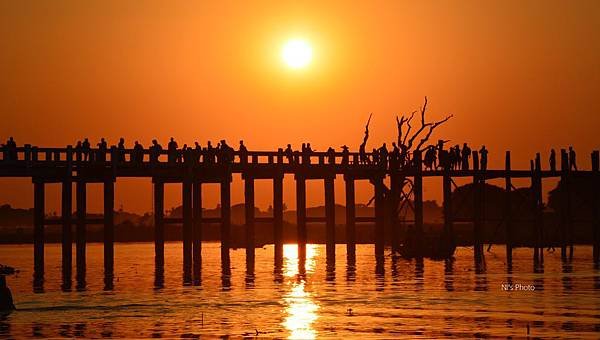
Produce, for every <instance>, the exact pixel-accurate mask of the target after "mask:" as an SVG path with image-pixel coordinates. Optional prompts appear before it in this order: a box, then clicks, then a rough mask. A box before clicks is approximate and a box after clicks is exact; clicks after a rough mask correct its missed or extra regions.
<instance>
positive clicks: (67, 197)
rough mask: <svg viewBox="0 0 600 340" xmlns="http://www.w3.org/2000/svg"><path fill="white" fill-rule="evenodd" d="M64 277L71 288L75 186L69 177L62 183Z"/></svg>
mask: <svg viewBox="0 0 600 340" xmlns="http://www.w3.org/2000/svg"><path fill="white" fill-rule="evenodd" d="M61 194H62V199H61V210H62V212H61V216H62V275H63V285H64V286H65V288H68V287H70V286H71V276H72V266H73V241H72V239H71V238H72V237H71V232H72V231H71V229H72V220H73V185H72V182H71V178H70V177H69V178H68V179H66V180H65V181H63V183H62V193H61Z"/></svg>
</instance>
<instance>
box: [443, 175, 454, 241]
mask: <svg viewBox="0 0 600 340" xmlns="http://www.w3.org/2000/svg"><path fill="white" fill-rule="evenodd" d="M442 181H443V182H442V187H443V191H444V192H443V197H444V203H443V205H444V207H443V210H444V232H443V237H442V244H441V245H440V246H441V247H443V248H444V249H454V246H455V244H454V213H453V209H452V177H450V171H449V170H448V169H446V170H445V172H444V177H443V179H442Z"/></svg>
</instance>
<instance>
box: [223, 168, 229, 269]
mask: <svg viewBox="0 0 600 340" xmlns="http://www.w3.org/2000/svg"><path fill="white" fill-rule="evenodd" d="M230 181H231V178H228V179H226V180H224V181H222V182H221V265H222V266H223V268H227V269H229V265H230V263H231V262H230V259H229V248H230V237H231V182H230Z"/></svg>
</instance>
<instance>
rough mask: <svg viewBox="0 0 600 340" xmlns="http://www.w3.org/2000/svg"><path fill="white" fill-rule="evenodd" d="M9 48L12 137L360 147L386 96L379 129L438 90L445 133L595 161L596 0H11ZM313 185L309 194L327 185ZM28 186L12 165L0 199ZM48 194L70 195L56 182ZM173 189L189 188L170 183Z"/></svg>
mask: <svg viewBox="0 0 600 340" xmlns="http://www.w3.org/2000/svg"><path fill="white" fill-rule="evenodd" d="M250 3H251V4H250ZM350 4H352V5H350ZM297 37H300V38H304V39H306V40H308V41H310V42H311V44H312V45H313V50H314V51H313V54H314V56H313V62H312V64H311V65H310V66H309V67H308V68H307V69H305V70H290V69H288V68H286V67H285V65H284V64H283V63H282V62H281V60H280V49H281V46H282V45H283V43H284V42H285V41H286V40H287V39H290V38H297ZM0 51H1V53H0V75H1V76H0V117H1V123H0V138H2V140H5V139H6V138H7V137H8V136H9V135H12V136H14V137H15V138H16V139H17V141H18V142H19V143H24V142H28V143H32V144H38V145H45V146H63V145H66V144H68V143H74V141H76V140H77V139H80V138H83V137H85V136H87V137H90V138H91V139H92V140H96V139H98V138H99V137H100V136H104V137H107V138H108V140H109V141H110V142H113V143H114V142H116V140H117V138H118V137H120V136H124V137H125V138H126V139H127V141H128V142H129V143H132V142H133V140H134V139H139V140H140V141H141V142H143V143H144V144H145V145H148V144H149V141H150V139H151V138H153V137H158V138H159V140H161V141H162V142H163V143H166V140H167V138H168V137H169V136H175V137H176V138H177V139H178V140H179V142H180V144H182V143H192V142H193V141H194V140H196V139H197V140H199V141H200V142H201V144H203V145H204V144H206V140H208V139H211V140H217V139H221V138H226V139H228V140H230V142H233V143H234V144H236V142H237V140H239V139H244V140H245V141H246V143H247V145H248V147H249V148H250V149H273V148H276V147H279V146H283V145H285V144H287V143H292V144H294V145H298V144H299V143H301V142H303V141H310V142H311V144H312V145H313V146H314V147H316V149H317V150H324V149H326V148H327V147H328V146H329V145H332V146H335V147H339V146H340V145H342V144H348V145H351V146H352V147H353V148H356V147H357V146H358V144H359V143H360V141H361V139H362V130H363V125H364V122H365V120H366V118H367V117H368V112H374V118H373V122H372V125H371V128H372V130H371V131H372V137H371V139H370V142H372V143H371V144H370V145H371V146H375V144H379V143H381V142H382V141H388V142H389V141H391V140H393V139H394V138H395V134H396V126H395V122H394V116H395V115H396V114H398V113H403V112H404V113H406V112H410V111H412V110H415V109H417V108H418V107H419V106H420V105H421V103H422V100H423V96H425V95H427V96H428V97H429V99H430V109H431V111H430V113H431V117H432V118H439V117H442V116H445V115H446V114H448V113H453V114H454V115H455V118H454V119H453V120H451V121H450V122H449V123H448V124H447V125H445V126H444V127H443V130H442V131H443V137H444V138H447V139H452V141H456V142H463V141H466V142H469V143H471V144H473V145H474V146H477V147H479V146H480V145H481V144H483V143H485V144H486V146H487V147H488V149H490V163H491V164H490V166H491V167H495V166H501V165H502V159H503V157H504V156H503V155H504V151H505V150H507V149H511V150H513V154H514V158H515V159H514V161H513V164H514V166H515V167H520V168H526V167H528V160H529V159H530V158H531V157H532V156H533V154H534V153H535V152H536V151H543V152H544V153H546V152H547V150H548V148H549V147H550V146H557V147H560V146H566V145H568V144H569V143H570V144H573V145H574V146H575V148H576V149H577V150H578V151H579V162H580V164H581V165H584V166H586V167H589V152H590V151H591V150H592V149H593V148H596V149H598V148H600V145H599V144H600V143H599V142H598V134H597V132H596V131H595V130H597V129H598V126H600V97H599V96H598V93H600V91H599V90H600V86H599V84H600V3H599V2H597V1H576V2H575V1H572V2H567V1H498V2H496V3H492V2H481V1H460V2H458V1H435V2H434V1H431V2H426V3H419V2H412V3H411V2H404V1H402V2H401V1H390V2H360V3H359V2H348V1H340V2H329V1H327V2H325V1H317V2H289V3H288V2H281V1H273V2H238V3H231V2H222V1H219V2H214V3H211V4H209V3H203V4H200V3H198V2H195V1H190V2H182V1H169V2H164V1H155V2H154V1H144V2H133V1H92V0H90V1H84V2H82V1H35V2H24V1H3V2H1V3H0ZM544 162H545V160H544ZM238 182H239V181H238ZM288 182H289V183H288V184H291V181H288ZM340 182H341V181H340ZM148 183H149V182H148V181H141V182H140V181H131V180H129V181H124V182H123V183H121V182H119V183H118V186H117V203H116V205H117V207H118V206H119V205H120V204H123V205H124V207H125V209H127V210H134V211H148V210H150V209H151V191H150V185H149V184H148ZM238 184H239V183H238ZM339 184H340V185H341V183H339ZM316 185H317V184H315V188H314V194H311V193H310V192H309V200H310V202H309V205H312V204H317V203H319V202H322V198H321V197H320V196H319V195H317V193H318V190H317V187H316ZM336 185H337V184H336ZM264 187H267V185H264ZM259 188H260V187H259ZM319 188H320V184H319ZM285 189H286V190H285V199H286V203H287V204H288V206H291V207H293V206H294V204H295V203H294V200H293V197H294V192H293V187H291V186H289V185H286V188H285ZM366 189H367V186H366V185H365V186H364V190H362V189H361V190H360V192H359V194H360V197H359V201H366V200H368V199H369V198H370V197H369V196H370V194H369V193H367V190H366ZM310 190H312V189H310ZM430 191H431V192H429V193H428V192H427V191H426V196H427V195H429V196H430V197H432V198H436V197H438V195H437V193H436V192H435V193H434V192H433V191H434V190H430ZM31 192H32V188H31V186H30V184H28V181H26V180H22V181H14V180H5V179H1V180H0V202H9V203H11V204H13V205H16V206H21V207H28V206H31V205H32V199H31V197H32V194H31ZM241 193H242V191H241V187H239V186H236V187H234V192H233V202H234V203H237V202H240V201H241V198H242V194H241ZM269 194H270V192H269ZM90 195H92V196H93V195H96V194H95V191H94V190H92V192H91V193H90ZM261 195H262V196H260V197H258V199H257V202H258V204H260V205H262V206H266V205H267V204H268V201H269V198H268V197H267V195H265V194H261ZM48 197H49V198H51V199H50V201H51V202H49V207H48V210H49V211H52V210H59V208H57V207H59V204H58V203H56V202H54V201H55V198H58V197H59V196H58V194H57V193H55V192H53V191H52V190H50V192H49V193H48ZM167 197H168V202H167V206H171V205H175V204H178V194H177V193H176V192H175V190H171V191H170V192H169V193H168V196H167ZM216 200H217V195H216V191H215V195H210V194H209V195H208V196H207V202H206V204H207V205H210V206H213V205H214V204H215V203H216ZM336 200H338V201H339V202H341V203H343V191H342V190H341V186H340V188H338V190H337V197H336ZM99 204H101V203H99V202H93V200H92V202H90V210H98V211H99V210H100V205H99Z"/></svg>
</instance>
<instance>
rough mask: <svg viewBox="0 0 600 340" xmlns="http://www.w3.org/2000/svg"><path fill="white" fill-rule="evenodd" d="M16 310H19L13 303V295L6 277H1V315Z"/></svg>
mask: <svg viewBox="0 0 600 340" xmlns="http://www.w3.org/2000/svg"><path fill="white" fill-rule="evenodd" d="M9 268H10V267H9ZM13 270H14V269H13ZM15 309H17V308H16V307H15V304H14V303H13V298H12V294H11V292H10V289H9V288H8V286H7V285H6V276H4V275H0V313H2V314H5V313H7V312H8V313H10V312H11V311H13V310H15Z"/></svg>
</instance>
